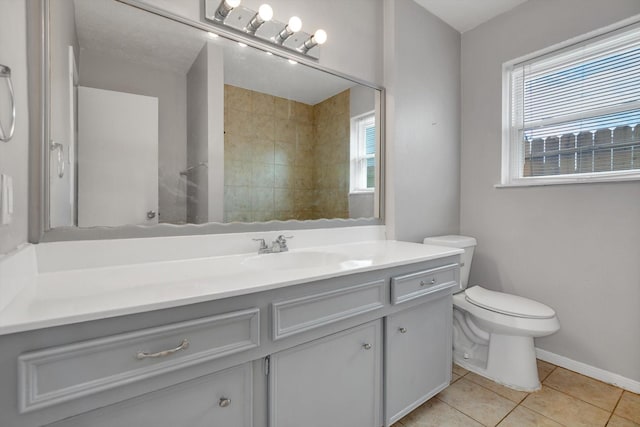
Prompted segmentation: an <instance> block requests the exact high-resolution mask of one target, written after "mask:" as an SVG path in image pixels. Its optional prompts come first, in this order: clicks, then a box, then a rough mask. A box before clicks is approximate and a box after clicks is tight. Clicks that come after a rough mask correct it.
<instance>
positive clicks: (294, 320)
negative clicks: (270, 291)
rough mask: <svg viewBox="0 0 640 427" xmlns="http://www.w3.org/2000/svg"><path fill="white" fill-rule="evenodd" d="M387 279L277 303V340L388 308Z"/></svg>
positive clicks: (274, 306) (275, 322) (274, 319)
mask: <svg viewBox="0 0 640 427" xmlns="http://www.w3.org/2000/svg"><path fill="white" fill-rule="evenodd" d="M384 287H385V281H384V280H377V281H375V282H370V283H365V284H362V285H356V286H351V287H348V288H343V289H338V290H335V291H328V292H322V293H317V294H313V295H309V296H305V297H302V298H295V299H289V300H284V301H279V302H275V303H273V304H272V309H273V339H274V340H278V339H281V338H284V337H288V336H291V335H295V334H298V333H301V332H305V331H308V330H310V329H314V328H317V327H320V326H324V325H328V324H330V323H334V322H339V321H341V320H344V319H348V318H350V317H354V316H357V315H359V314H362V313H367V312H369V311H372V310H377V309H379V308H382V307H384V300H385V295H384V294H385V292H384Z"/></svg>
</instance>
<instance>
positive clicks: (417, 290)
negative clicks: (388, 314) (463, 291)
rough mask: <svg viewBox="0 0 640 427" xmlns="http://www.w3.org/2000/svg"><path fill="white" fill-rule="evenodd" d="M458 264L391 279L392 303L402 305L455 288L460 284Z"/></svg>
mask: <svg viewBox="0 0 640 427" xmlns="http://www.w3.org/2000/svg"><path fill="white" fill-rule="evenodd" d="M458 276H459V269H458V264H448V265H444V266H442V267H437V268H432V269H430V270H423V271H418V272H416V273H411V274H406V275H403V276H396V277H392V278H391V303H392V304H400V303H403V302H405V301H410V300H412V299H415V298H419V297H421V296H423V295H428V294H431V293H433V292H436V291H439V290H441V289H443V288H448V287H451V286H454V285H456V284H457V283H458Z"/></svg>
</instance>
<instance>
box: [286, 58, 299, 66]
mask: <svg viewBox="0 0 640 427" xmlns="http://www.w3.org/2000/svg"><path fill="white" fill-rule="evenodd" d="M288 61H289V64H291V65H296V64H297V63H298V61H294V60H293V59H289V60H288Z"/></svg>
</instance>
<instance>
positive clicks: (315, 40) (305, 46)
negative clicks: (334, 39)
mask: <svg viewBox="0 0 640 427" xmlns="http://www.w3.org/2000/svg"><path fill="white" fill-rule="evenodd" d="M326 41H327V32H326V31H325V30H317V31H316V32H315V33H313V35H312V36H311V37H309V38H308V39H307V41H305V42H304V43H302V45H301V46H300V47H299V48H298V50H299V51H300V52H302V53H304V54H306V53H307V52H309V50H311V49H313V48H314V47H316V46H318V45H320V44H324V43H325V42H326Z"/></svg>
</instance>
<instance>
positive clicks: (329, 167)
mask: <svg viewBox="0 0 640 427" xmlns="http://www.w3.org/2000/svg"><path fill="white" fill-rule="evenodd" d="M224 110H225V143H224V145H225V160H224V166H225V186H224V190H225V196H224V198H225V200H224V220H225V222H233V221H242V222H252V221H268V220H272V219H278V220H287V219H300V220H303V219H317V218H346V217H347V216H348V192H349V181H348V176H349V91H345V92H342V93H340V94H338V95H336V96H334V97H332V98H329V99H327V100H325V101H323V102H322V103H319V104H317V105H315V106H310V105H307V104H303V103H300V102H295V101H290V100H287V99H284V98H279V97H275V96H271V95H266V94H263V93H259V92H254V91H250V90H247V89H242V88H239V87H235V86H231V85H225V108H224Z"/></svg>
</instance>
